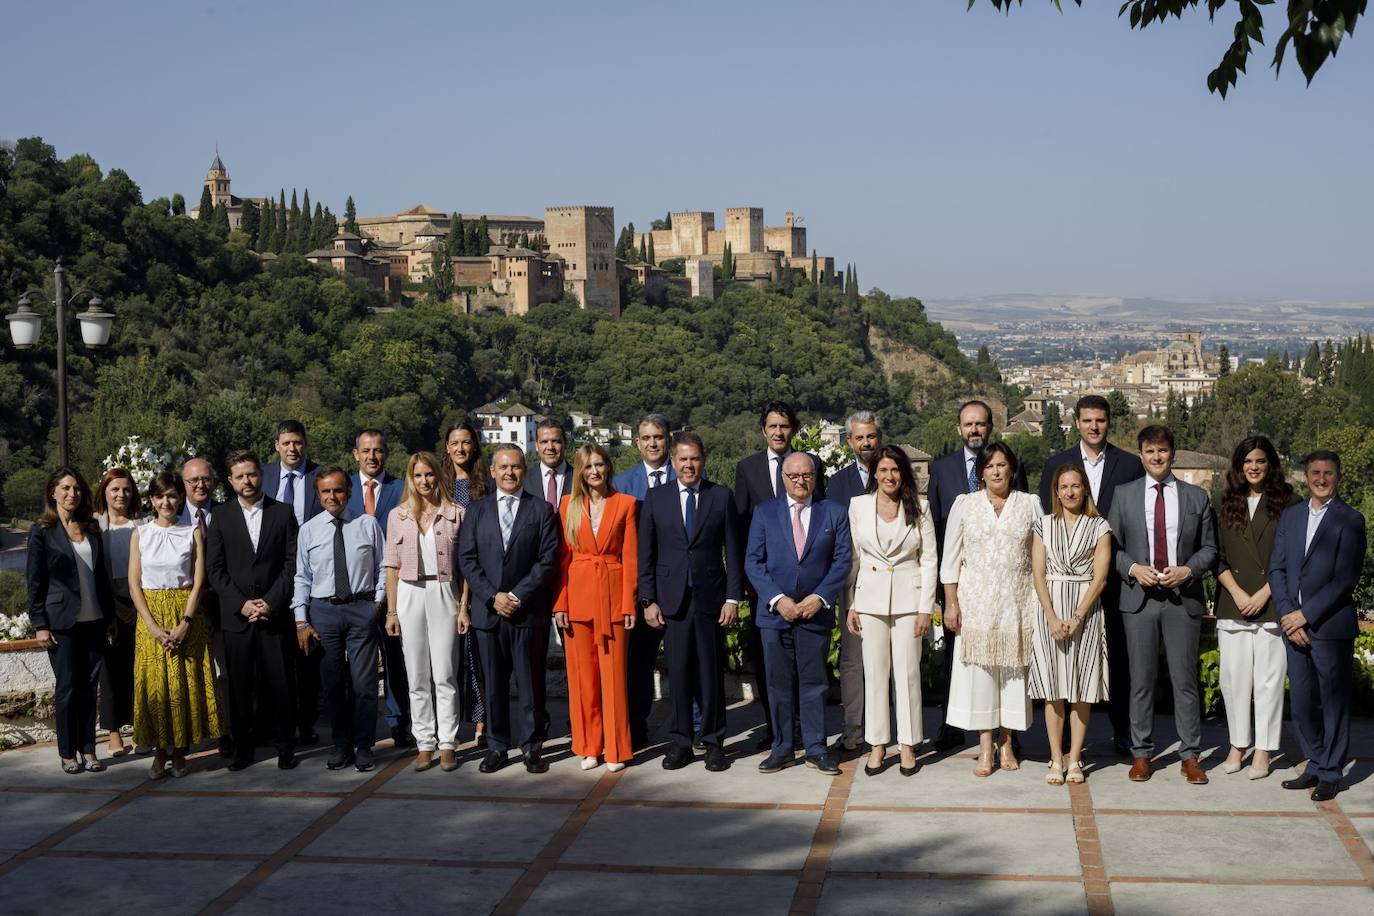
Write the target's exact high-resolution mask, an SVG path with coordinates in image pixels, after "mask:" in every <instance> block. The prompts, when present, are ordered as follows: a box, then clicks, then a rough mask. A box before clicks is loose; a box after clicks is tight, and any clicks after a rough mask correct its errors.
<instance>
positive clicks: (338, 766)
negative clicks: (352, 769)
mask: <svg viewBox="0 0 1374 916" xmlns="http://www.w3.org/2000/svg"><path fill="white" fill-rule="evenodd" d="M353 762H354V761H353V758H352V757H346V758H344V759H343V760H338V761H335V760H326V761H325V764H324V768H325V769H326V770H342V769H345V768H346V767H349V766H352V765H353Z"/></svg>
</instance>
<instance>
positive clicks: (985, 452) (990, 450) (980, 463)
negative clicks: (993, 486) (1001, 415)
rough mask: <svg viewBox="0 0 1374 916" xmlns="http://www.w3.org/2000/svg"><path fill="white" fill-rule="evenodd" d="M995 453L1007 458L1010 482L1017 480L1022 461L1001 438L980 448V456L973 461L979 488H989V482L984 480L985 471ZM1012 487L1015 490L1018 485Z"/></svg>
mask: <svg viewBox="0 0 1374 916" xmlns="http://www.w3.org/2000/svg"><path fill="white" fill-rule="evenodd" d="M993 455H1001V456H1003V457H1004V458H1006V459H1007V474H1008V480H1009V482H1014V481H1015V480H1016V469H1017V468H1019V467H1020V466H1021V462H1020V461H1018V460H1017V458H1016V453H1015V452H1013V451H1012V450H1011V446H1010V445H1007V444H1006V443H1005V442H1002V441H1000V440H999V441H997V442H989V443H988V444H987V445H984V446H983V447H982V448H980V449H979V450H978V456H977V457H976V458H975V459H974V462H973V474H974V476H975V477H977V478H978V487H979V489H984V490H985V489H987V482H986V481H985V480H983V471H984V470H986V469H987V466H988V462H989V461H991V460H992V456H993ZM1012 489H1013V490H1014V489H1016V487H1015V486H1013V487H1012Z"/></svg>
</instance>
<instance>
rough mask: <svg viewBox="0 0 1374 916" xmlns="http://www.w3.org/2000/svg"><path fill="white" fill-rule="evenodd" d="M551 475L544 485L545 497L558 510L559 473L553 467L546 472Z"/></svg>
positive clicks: (554, 509)
mask: <svg viewBox="0 0 1374 916" xmlns="http://www.w3.org/2000/svg"><path fill="white" fill-rule="evenodd" d="M545 473H546V474H548V475H549V482H548V484H546V485H545V487H544V498H545V499H547V500H548V501H549V505H550V506H553V511H555V512H557V511H558V475H557V474H556V473H554V472H553V470H552V469H550V470H548V471H546V472H545Z"/></svg>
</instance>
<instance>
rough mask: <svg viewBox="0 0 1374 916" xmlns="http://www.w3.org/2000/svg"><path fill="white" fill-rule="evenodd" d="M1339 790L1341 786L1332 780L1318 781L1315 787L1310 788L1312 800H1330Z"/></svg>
mask: <svg viewBox="0 0 1374 916" xmlns="http://www.w3.org/2000/svg"><path fill="white" fill-rule="evenodd" d="M1340 790H1341V787H1340V786H1339V785H1338V784H1336V783H1334V782H1326V781H1324V780H1323V781H1319V782H1318V783H1317V787H1316V788H1315V789H1313V790H1312V800H1313V801H1331V799H1333V798H1335V797H1336V793H1337V792H1339V791H1340Z"/></svg>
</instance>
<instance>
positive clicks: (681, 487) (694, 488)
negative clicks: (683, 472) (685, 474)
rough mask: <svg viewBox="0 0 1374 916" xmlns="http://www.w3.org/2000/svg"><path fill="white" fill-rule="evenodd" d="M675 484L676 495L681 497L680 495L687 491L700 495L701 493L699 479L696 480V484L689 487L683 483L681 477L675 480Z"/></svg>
mask: <svg viewBox="0 0 1374 916" xmlns="http://www.w3.org/2000/svg"><path fill="white" fill-rule="evenodd" d="M675 483H677V490H678V494H679V495H681V494H683V493H686V492H687V491H688V490H692V491H694V492H697V493H700V492H701V478H700V477H698V478H697V482H696V483H695V484H693V485H691V486H688V485H687V484H685V483H683V482H682V478H681V477H679V478H677V480H676V481H675Z"/></svg>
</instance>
